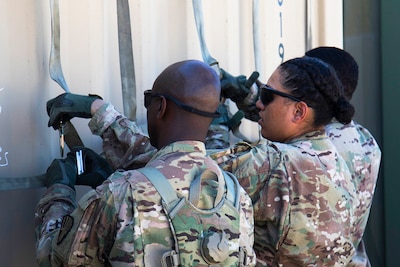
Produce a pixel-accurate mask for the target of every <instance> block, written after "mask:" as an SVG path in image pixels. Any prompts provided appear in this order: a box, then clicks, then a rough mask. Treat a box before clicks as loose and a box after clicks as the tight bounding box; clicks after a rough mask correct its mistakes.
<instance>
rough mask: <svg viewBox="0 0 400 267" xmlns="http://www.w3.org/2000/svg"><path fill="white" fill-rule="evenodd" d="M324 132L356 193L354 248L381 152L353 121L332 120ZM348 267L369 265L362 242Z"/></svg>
mask: <svg viewBox="0 0 400 267" xmlns="http://www.w3.org/2000/svg"><path fill="white" fill-rule="evenodd" d="M325 129H326V131H327V135H328V137H329V139H330V140H332V142H333V144H334V145H335V147H336V149H337V150H338V152H339V154H340V155H341V156H342V157H343V158H344V160H345V161H346V163H347V166H348V167H349V169H350V171H351V173H352V180H353V183H354V185H355V188H356V192H357V194H356V210H355V214H354V215H355V216H356V218H357V220H356V224H357V226H358V227H357V232H355V233H354V236H353V239H354V240H353V242H354V244H355V245H357V244H359V243H360V242H362V237H363V234H364V230H365V227H366V225H367V221H368V216H369V212H370V209H371V205H372V199H373V196H374V191H375V186H376V182H377V179H378V174H379V165H380V161H381V150H380V148H379V146H378V143H377V142H376V140H375V139H374V137H373V136H372V134H371V133H370V132H369V131H368V130H367V129H365V128H364V127H363V126H362V125H360V124H358V123H356V122H354V121H352V122H350V123H349V124H346V125H343V124H341V123H339V122H337V121H333V122H332V123H330V124H328V125H327V126H326V128H325ZM349 266H357V267H361V266H369V260H368V256H367V255H366V253H365V251H364V245H363V243H361V244H360V245H359V246H358V250H357V255H356V256H355V257H354V258H353V260H352V262H351V263H350V264H349Z"/></svg>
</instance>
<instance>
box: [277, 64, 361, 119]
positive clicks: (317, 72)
mask: <svg viewBox="0 0 400 267" xmlns="http://www.w3.org/2000/svg"><path fill="white" fill-rule="evenodd" d="M279 71H280V74H281V81H280V82H281V84H282V86H283V87H284V88H285V89H286V90H288V91H289V92H290V94H291V95H293V96H295V97H297V98H299V99H301V100H303V101H304V102H306V103H307V104H308V105H309V106H311V107H312V108H313V109H314V111H315V112H314V114H315V115H314V126H316V127H318V126H321V125H326V124H328V123H329V122H330V121H331V120H332V118H333V117H335V118H336V119H337V120H338V121H339V122H341V123H343V124H347V123H349V122H350V121H351V119H352V117H353V115H354V107H353V106H352V105H351V104H350V102H349V101H347V100H346V98H345V97H344V96H343V86H342V84H341V83H340V81H339V79H338V77H337V75H336V72H335V70H334V69H333V68H332V66H330V65H329V64H327V63H325V62H324V61H322V60H320V59H318V58H312V57H302V58H294V59H291V60H288V61H286V62H284V63H282V64H281V65H280V66H279Z"/></svg>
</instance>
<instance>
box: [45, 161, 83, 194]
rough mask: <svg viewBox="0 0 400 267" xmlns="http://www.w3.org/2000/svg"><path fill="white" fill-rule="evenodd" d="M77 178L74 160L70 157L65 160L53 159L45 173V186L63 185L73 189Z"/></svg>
mask: <svg viewBox="0 0 400 267" xmlns="http://www.w3.org/2000/svg"><path fill="white" fill-rule="evenodd" d="M77 176H78V173H77V168H76V160H75V158H74V157H73V156H72V155H68V156H67V157H66V158H65V159H54V160H53V161H52V163H51V164H50V166H49V167H48V168H47V171H46V186H47V187H50V186H52V185H54V184H64V185H68V186H69V187H71V188H72V189H75V182H76V178H77Z"/></svg>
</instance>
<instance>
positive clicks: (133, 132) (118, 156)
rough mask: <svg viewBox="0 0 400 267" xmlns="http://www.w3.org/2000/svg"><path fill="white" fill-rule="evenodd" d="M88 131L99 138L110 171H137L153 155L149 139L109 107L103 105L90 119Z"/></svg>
mask: <svg viewBox="0 0 400 267" xmlns="http://www.w3.org/2000/svg"><path fill="white" fill-rule="evenodd" d="M89 128H90V130H91V131H92V133H93V134H95V135H99V136H101V137H102V138H103V150H104V153H105V157H106V158H107V159H108V161H109V162H110V164H111V166H112V167H113V168H114V169H119V168H122V169H125V170H130V169H137V168H140V167H143V166H144V165H146V163H147V162H148V161H149V160H150V159H151V158H152V157H153V155H154V154H155V153H156V149H155V148H154V147H153V146H151V144H150V139H149V137H148V136H147V135H146V134H145V133H144V132H143V131H142V129H140V127H139V126H138V125H137V124H136V123H135V122H133V121H130V120H129V119H127V118H126V117H125V116H123V115H122V114H121V113H119V112H118V111H117V110H115V108H114V107H113V106H112V105H111V104H105V105H103V106H102V107H101V108H100V109H99V110H98V111H97V112H96V113H95V114H94V115H93V117H92V119H91V120H90V122H89Z"/></svg>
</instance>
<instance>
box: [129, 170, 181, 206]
mask: <svg viewBox="0 0 400 267" xmlns="http://www.w3.org/2000/svg"><path fill="white" fill-rule="evenodd" d="M137 171H139V172H141V173H142V174H143V175H145V176H146V177H147V179H149V181H150V182H151V183H152V184H153V186H154V187H155V188H156V189H157V191H158V193H159V194H160V196H161V198H162V199H163V201H164V203H165V204H166V208H167V209H168V212H169V211H171V209H172V208H173V207H174V206H175V205H174V204H175V203H177V202H178V201H179V197H178V195H177V194H176V191H175V189H174V188H173V187H172V185H171V184H170V183H169V182H168V179H167V178H166V177H165V175H164V174H162V172H160V171H159V170H158V169H156V168H154V167H144V168H141V169H137Z"/></svg>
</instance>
